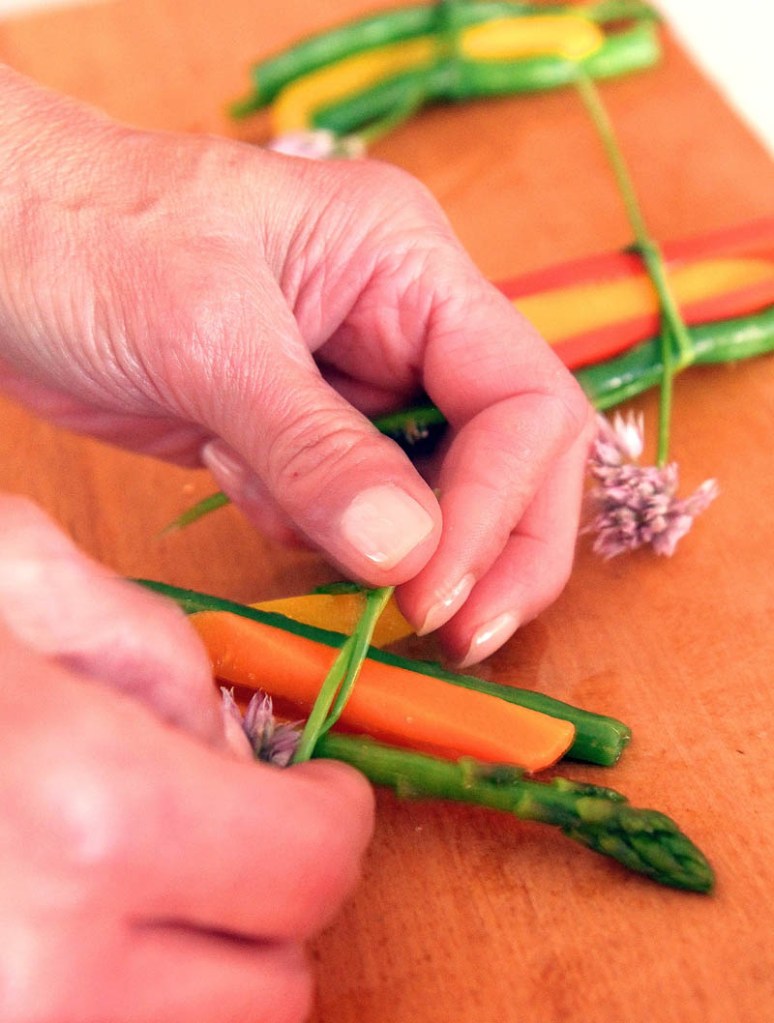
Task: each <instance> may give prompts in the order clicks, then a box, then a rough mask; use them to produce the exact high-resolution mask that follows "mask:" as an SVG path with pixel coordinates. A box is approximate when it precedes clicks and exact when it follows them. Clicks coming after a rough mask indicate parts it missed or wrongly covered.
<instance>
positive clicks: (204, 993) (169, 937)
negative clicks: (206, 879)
mask: <svg viewBox="0 0 774 1023" xmlns="http://www.w3.org/2000/svg"><path fill="white" fill-rule="evenodd" d="M105 977H106V978H108V977H109V978H110V981H109V989H108V990H107V991H106V992H105V994H106V996H107V997H108V998H115V997H116V993H117V992H121V991H131V992H132V999H131V1004H130V1005H124V1006H123V1007H121V1006H116V1007H115V1008H114V1009H113V1010H112V1011H111V1012H107V1013H104V1014H102V1016H101V1017H100V1018H102V1019H111V1020H116V1019H117V1016H116V1013H121V1012H124V1013H125V1015H124V1016H121V1017H120V1019H126V1020H127V1021H131V1023H180V1020H183V1019H185V1020H195V1021H196V1023H222V1021H224V1020H255V1021H256V1023H258V1021H261V1020H266V1021H267V1023H268V1021H271V1023H303V1021H304V1020H305V1019H307V1017H308V1013H309V1010H310V1006H311V998H312V977H311V971H310V968H309V963H308V962H307V959H306V957H305V955H304V954H303V952H302V950H301V948H300V947H299V946H298V945H295V944H273V943H266V942H253V941H248V940H245V939H238V938H233V937H229V936H226V935H222V934H214V933H207V932H205V931H198V930H194V929H191V928H188V927H180V926H173V925H163V924H162V925H142V926H141V925H135V926H134V927H133V928H132V929H131V931H130V934H129V940H128V941H127V944H126V948H125V951H124V955H123V956H122V957H121V958H120V959H118V960H114V961H113V962H112V963H110V964H109V969H108V970H107V971H106V973H105ZM107 986H108V985H107V984H106V987H107ZM192 1014H193V1015H192ZM90 1018H91V1017H90Z"/></svg>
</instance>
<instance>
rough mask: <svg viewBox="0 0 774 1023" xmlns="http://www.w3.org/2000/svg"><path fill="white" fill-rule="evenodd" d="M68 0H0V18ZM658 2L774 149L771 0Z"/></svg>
mask: <svg viewBox="0 0 774 1023" xmlns="http://www.w3.org/2000/svg"><path fill="white" fill-rule="evenodd" d="M72 2H73V0H0V17H12V16H14V15H16V14H18V13H19V12H24V11H25V10H31V9H33V8H42V7H54V6H59V7H61V6H64V5H66V4H68V3H70V4H71V3H72ZM86 2H89V0H86ZM100 2H109V0H100ZM270 3H271V0H268V2H267V4H266V6H267V7H269V6H270ZM373 6H374V8H378V7H379V0H374V3H373ZM658 6H659V7H660V9H661V11H662V12H663V13H664V14H665V16H666V17H667V18H668V20H669V21H670V22H671V24H672V26H673V28H674V29H675V30H676V31H677V33H678V34H679V36H680V38H681V40H682V42H683V44H684V46H686V47H687V49H688V50H689V51H690V52H691V53H692V55H693V57H694V59H695V60H696V61H698V63H699V64H700V65H701V66H702V68H703V70H704V72H705V74H707V75H709V76H710V77H712V78H713V79H714V80H715V82H716V83H717V84H718V85H719V86H720V87H721V88H722V89H723V91H724V92H725V94H726V96H727V97H728V98H729V100H731V102H732V103H733V104H734V106H735V107H736V109H737V111H738V112H739V114H740V115H741V116H742V117H743V119H744V120H746V122H747V123H748V125H749V126H750V127H751V128H752V129H753V130H754V131H755V132H756V133H757V135H758V136H759V137H760V138H761V139H762V140H763V141H764V142H766V144H767V145H768V146H769V149H770V150H771V151H772V153H774V72H773V71H772V70H771V68H772V64H774V55H773V54H772V47H773V45H774V2H773V0H660V3H659V4H658Z"/></svg>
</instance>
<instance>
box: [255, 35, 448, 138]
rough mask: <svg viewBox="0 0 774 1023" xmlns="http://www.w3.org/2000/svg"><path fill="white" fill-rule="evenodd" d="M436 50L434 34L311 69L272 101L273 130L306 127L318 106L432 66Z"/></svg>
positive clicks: (281, 130)
mask: <svg viewBox="0 0 774 1023" xmlns="http://www.w3.org/2000/svg"><path fill="white" fill-rule="evenodd" d="M437 53H438V44H437V42H436V40H435V38H434V37H432V36H425V37H421V38H419V39H410V40H408V41H406V42H402V43H390V44H389V45H387V46H381V47H379V48H378V49H376V50H370V51H368V52H367V53H357V54H355V55H354V56H353V57H346V58H345V59H344V60H340V61H338V62H337V63H336V64H329V65H328V67H324V68H320V70H319V71H312V72H311V73H310V74H308V75H304V76H303V77H301V78H298V79H296V81H294V82H291V84H290V85H287V86H286V87H285V88H284V89H283V90H282V91H281V92H280V94H279V96H277V98H276V99H275V101H274V103H272V106H271V122H272V130H273V132H274V134H275V135H285V134H287V133H289V132H294V131H307V130H309V129H310V128H311V126H312V115H313V114H314V111H315V110H316V109H317V108H318V107H323V106H328V105H329V104H331V103H336V102H337V101H338V100H340V99H344V98H345V97H346V96H351V95H352V93H354V92H360V91H361V90H363V89H368V88H370V87H371V86H372V85H376V84H377V83H378V82H380V81H381V80H382V79H383V78H390V77H392V76H393V75H397V74H400V73H401V72H402V71H409V70H412V69H414V68H418V67H420V66H421V65H422V64H427V65H428V66H430V64H431V63H432V61H433V60H435V57H436V55H437Z"/></svg>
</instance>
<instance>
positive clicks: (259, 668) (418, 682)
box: [144, 581, 714, 892]
mask: <svg viewBox="0 0 774 1023" xmlns="http://www.w3.org/2000/svg"><path fill="white" fill-rule="evenodd" d="M144 585H146V586H148V587H150V588H152V589H154V590H156V591H157V592H161V593H163V594H165V595H166V596H169V597H171V598H172V599H174V600H175V601H176V602H177V603H178V604H179V605H180V606H181V607H182V608H183V610H185V611H186V612H187V613H188V614H189V615H191V620H192V622H193V624H194V626H195V628H196V629H197V631H198V632H199V635H200V636H201V637H202V639H203V640H204V643H205V646H206V648H207V650H208V653H209V655H210V658H211V660H212V663H213V671H214V674H215V675H216V677H218V678H220V679H221V680H225V681H229V682H232V683H235V684H238V685H240V686H242V687H245V688H247V689H248V690H264V689H266V690H268V691H270V692H271V693H272V694H274V695H275V696H277V697H278V698H279V699H280V700H283V701H285V703H286V704H287V703H288V702H289V705H290V706H292V707H293V708H294V709H301V710H303V711H308V709H309V707H310V705H311V704H312V703H313V702H315V698H316V696H317V693H318V689H319V686H320V680H321V677H322V674H323V672H324V671H325V668H326V667H327V666H328V665H329V663H330V662H331V660H332V659H333V658H334V656H335V653H336V650H337V649H340V648H342V647H343V646H344V645H345V643H346V642H347V637H346V636H345V635H343V634H342V633H338V632H334V631H330V630H326V629H320V628H318V627H316V626H310V625H308V624H305V623H304V621H303V619H305V618H309V617H312V618H318V619H319V617H320V615H321V614H322V616H323V617H324V618H325V619H326V620H328V621H329V622H330V624H336V612H335V607H336V605H337V603H339V601H338V599H337V598H336V597H334V599H333V600H327V599H326V600H323V601H322V602H320V601H318V600H317V596H318V595H310V596H307V597H298V598H289V599H288V600H287V601H282V602H279V603H280V604H282V605H284V608H285V609H286V610H289V611H291V612H292V613H293V615H294V616H295V619H291V618H288V617H285V616H284V615H282V614H279V613H277V612H276V611H267V610H264V609H262V608H261V607H260V606H259V605H257V606H245V605H241V604H234V603H232V602H230V601H225V600H221V599H219V598H217V597H211V596H208V595H206V594H201V593H195V592H192V591H190V590H180V589H176V588H174V587H170V586H166V585H164V584H161V583H154V582H148V581H144ZM373 592H374V593H375V592H376V591H373ZM325 596H326V597H327V595H325ZM345 596H346V597H349V596H350V594H345ZM348 603H349V602H348V601H344V604H345V615H347V614H348V613H349V609H348V608H347V607H346V605H347V604H348ZM274 606H276V603H275V605H274ZM393 623H394V620H393ZM391 628H394V624H393V626H392V627H391ZM399 628H400V626H399ZM224 695H225V696H226V698H227V705H228V706H229V707H230V709H231V710H232V712H233V710H234V708H235V704H234V701H233V699H232V697H231V696H230V695H229V693H228V692H227V691H226V692H225V693H224ZM267 699H268V706H269V715H270V716H271V709H270V708H271V699H270V698H267V697H266V696H260V697H259V696H258V695H257V694H256V696H255V697H254V700H259V701H260V703H259V707H260V709H259V710H258V708H256V710H257V711H258V713H257V714H254V713H253V710H252V706H253V704H252V703H251V708H250V709H248V713H247V715H246V717H245V719H244V722H243V727H244V729H245V733H246V735H247V738H248V740H249V741H250V743H251V745H252V746H253V749H254V751H255V754H256V756H257V757H259V758H260V759H267V758H265V757H264V756H263V755H262V750H261V743H262V742H263V741H264V739H265V737H266V735H267V734H268V735H269V736H271V734H272V732H273V731H274V725H273V724H270V727H269V728H268V730H267V728H266V717H265V715H266V701H267ZM315 706H316V704H315ZM236 713H238V711H236ZM251 722H252V724H251ZM340 725H341V726H343V727H344V730H343V731H341V730H340V731H337V732H328V731H325V730H324V731H323V732H322V734H320V735H319V737H318V738H317V739H316V741H315V742H314V744H313V748H312V750H311V755H312V756H314V757H323V758H325V757H329V758H333V759H336V760H341V761H344V762H346V763H349V764H351V765H352V766H353V767H355V768H357V769H358V770H359V771H361V772H362V773H363V774H364V775H365V776H366V777H367V778H369V780H370V781H372V782H373V783H374V784H378V785H387V786H390V787H392V788H393V789H395V791H396V792H397V793H398V795H400V796H404V797H407V796H408V797H416V798H421V797H425V798H435V799H449V800H456V801H461V802H467V803H475V804H478V805H480V806H485V807H488V808H490V809H493V810H499V811H502V812H505V813H510V814H513V815H515V816H516V817H518V818H520V819H522V820H531V821H538V822H540V823H543V824H547V825H551V826H553V827H555V828H558V829H559V830H560V831H561V832H562V833H563V834H564V835H566V836H567V837H568V838H570V839H572V840H574V841H576V842H579V843H581V844H582V845H585V846H587V847H589V848H590V849H593V850H595V851H596V852H599V853H601V854H603V855H605V856H609V857H612V858H613V859H615V860H617V861H618V862H619V863H622V864H623V865H624V866H626V867H628V868H629V869H630V870H634V871H637V872H638V873H641V874H644V875H645V876H647V877H650V878H652V879H653V880H655V881H657V882H659V883H661V884H665V885H669V886H671V887H676V888H683V889H686V890H688V891H695V892H708V891H710V890H711V889H712V887H713V884H714V875H713V871H712V868H711V866H710V865H709V863H708V862H707V860H706V858H705V857H704V856H703V854H702V853H701V851H700V850H699V849H698V848H697V847H696V846H695V845H694V844H693V842H691V840H690V839H689V838H688V837H687V836H686V835H685V834H683V832H682V831H681V830H680V829H679V828H678V827H677V825H676V824H675V823H674V821H672V820H671V819H670V818H668V817H666V816H664V814H662V813H659V812H658V811H655V810H649V809H642V808H638V807H634V806H631V804H630V803H629V802H628V800H626V798H625V797H624V796H622V795H621V794H620V793H618V792H616V791H615V790H613V789H609V788H606V787H603V786H598V785H589V784H585V783H582V782H574V781H569V780H567V779H565V778H558V777H554V778H552V779H551V780H550V781H537V780H534V779H532V778H530V777H528V776H526V775H525V767H526V768H528V769H531V770H538V769H540V768H541V767H545V766H548V764H550V763H552V762H553V761H554V760H555V759H557V757H558V756H560V755H561V754H562V753H563V752H565V751H567V752H568V753H569V754H570V755H571V756H573V757H575V758H577V759H585V760H588V761H590V762H592V763H598V764H603V765H610V764H614V763H615V762H616V760H617V759H618V757H619V756H620V754H621V752H622V751H623V749H624V747H625V746H626V745H627V743H628V741H629V738H630V732H629V729H628V728H627V727H626V725H624V724H623V723H622V722H620V721H616V720H615V719H614V718H608V717H603V716H601V715H597V714H592V713H590V712H588V711H584V710H580V709H578V708H576V707H571V706H570V705H568V704H564V703H561V702H560V701H557V700H553V699H551V698H550V697H546V696H543V695H541V694H540V693H535V692H531V691H528V690H520V689H514V688H511V687H510V686H504V685H496V684H493V683H488V682H485V681H483V680H481V679H477V678H474V677H472V676H465V675H454V674H450V673H447V672H445V671H443V670H442V669H441V668H439V667H438V666H437V665H433V664H425V663H423V662H419V661H411V660H409V659H407V658H401V657H397V656H395V655H393V654H389V653H385V652H383V651H380V650H377V649H375V648H371V649H370V650H369V651H368V654H367V657H366V659H365V660H364V661H363V662H362V664H361V666H360V678H359V681H358V685H357V687H356V688H355V690H354V691H353V693H352V695H351V696H350V699H349V702H347V703H345V705H344V709H343V711H342V713H341V718H340ZM282 728H284V729H285V731H284V732H283V733H282V743H283V744H284V743H285V742H286V740H287V734H286V732H287V726H282ZM352 729H355V730H356V731H363V730H365V731H367V732H368V733H369V734H368V735H367V736H363V735H360V734H355V735H353V734H348V733H349V732H350V731H351V730H352ZM305 732H306V729H305ZM373 736H377V737H378V739H381V740H382V741H378V739H377V740H375V739H374V738H373ZM384 739H387V740H389V741H388V742H385V741H383V740H384ZM302 742H303V737H302ZM283 762H286V761H283Z"/></svg>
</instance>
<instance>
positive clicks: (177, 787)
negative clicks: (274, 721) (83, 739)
mask: <svg viewBox="0 0 774 1023" xmlns="http://www.w3.org/2000/svg"><path fill="white" fill-rule="evenodd" d="M167 749H168V751H169V754H170V755H169V756H168V757H167V758H166V759H165V762H164V763H163V764H161V765H159V769H158V774H159V779H160V789H161V793H160V797H159V798H160V800H161V802H162V804H163V806H164V820H165V822H166V827H167V828H168V834H167V835H166V836H162V837H163V838H164V839H165V840H164V841H159V832H158V828H157V827H152V828H149V829H148V831H147V833H144V832H143V827H142V824H138V825H137V831H136V833H135V834H134V835H133V838H132V842H133V848H134V852H133V853H132V856H131V859H132V863H133V865H134V869H135V876H138V877H142V878H144V881H143V887H142V891H136V892H135V893H133V898H134V900H135V903H136V905H137V907H138V908H139V909H140V910H141V912H142V914H143V917H144V918H145V919H147V920H157V921H169V920H172V921H178V922H181V923H185V924H186V925H190V926H196V927H200V928H205V929H211V930H217V931H223V932H229V933H233V934H237V935H243V936H246V937H251V938H263V939H266V940H276V939H283V940H284V939H287V940H303V939H305V938H307V937H309V936H310V935H312V934H314V933H316V932H317V931H319V930H320V929H321V928H322V927H323V926H324V925H325V924H326V923H328V921H329V920H330V919H331V917H332V916H333V914H334V913H335V912H336V910H337V909H338V908H339V906H340V904H341V902H342V900H343V899H344V898H345V897H346V896H347V895H348V894H349V893H350V892H351V890H352V888H353V887H354V885H355V884H356V882H357V880H358V878H359V875H360V861H361V858H362V855H363V852H364V850H365V847H366V845H367V843H368V841H369V839H370V835H371V830H372V826H373V795H372V792H371V789H370V787H369V785H368V783H367V782H366V781H365V779H364V778H363V777H362V776H361V775H359V774H357V772H355V771H353V770H352V769H350V768H347V767H345V766H344V765H343V764H336V763H328V762H326V763H317V762H315V763H311V764H304V765H298V766H296V767H291V768H287V769H281V768H277V767H273V766H268V765H265V764H260V763H256V762H253V763H243V762H241V761H239V760H236V759H233V760H232V759H230V758H223V757H219V756H217V755H216V754H214V753H210V752H209V751H207V750H206V748H204V747H195V746H193V744H191V743H187V744H186V749H185V750H184V749H183V748H182V744H180V746H179V748H178V749H176V750H173V748H172V745H171V744H168V745H167ZM138 812H141V811H140V808H139V807H138ZM146 812H147V809H146Z"/></svg>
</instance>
